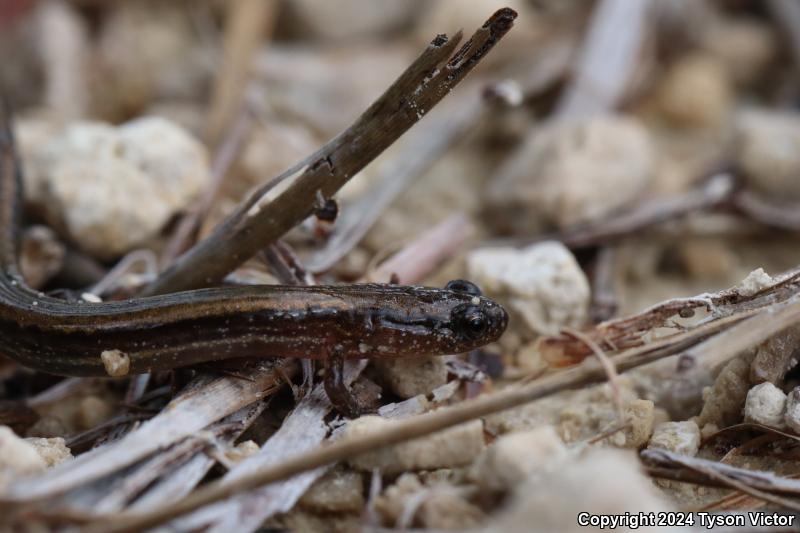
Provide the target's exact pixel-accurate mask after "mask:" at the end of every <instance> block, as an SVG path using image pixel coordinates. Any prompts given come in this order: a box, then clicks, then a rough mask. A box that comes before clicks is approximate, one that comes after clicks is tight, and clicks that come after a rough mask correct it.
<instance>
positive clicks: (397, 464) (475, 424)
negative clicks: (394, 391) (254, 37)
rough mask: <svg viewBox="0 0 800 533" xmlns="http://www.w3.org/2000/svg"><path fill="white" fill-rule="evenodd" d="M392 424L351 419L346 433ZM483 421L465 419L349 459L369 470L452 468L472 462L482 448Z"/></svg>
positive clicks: (377, 429) (367, 418)
mask: <svg viewBox="0 0 800 533" xmlns="http://www.w3.org/2000/svg"><path fill="white" fill-rule="evenodd" d="M390 424H392V422H391V421H389V420H385V419H383V418H381V417H377V416H362V417H361V418H357V419H355V420H352V421H351V422H350V423H349V424H348V425H347V427H346V428H345V435H347V436H349V437H355V436H357V435H367V434H371V433H374V432H380V431H381V430H382V429H383V428H386V427H387V426H389V425H390ZM485 446H486V445H485V442H484V437H483V423H482V422H481V421H480V420H475V421H472V422H467V423H465V424H461V425H458V426H455V427H453V428H450V429H447V430H445V431H441V432H438V433H434V434H432V435H430V436H427V437H424V438H420V439H415V440H412V441H409V442H404V443H401V444H397V445H394V446H387V447H383V448H380V449H377V450H374V451H371V452H368V453H365V454H362V455H359V456H357V457H355V458H353V459H351V460H350V461H349V464H350V465H351V466H353V467H354V468H356V469H358V470H363V471H367V472H370V471H372V470H373V469H374V468H378V469H380V470H381V472H383V473H384V474H392V473H398V472H405V471H408V470H431V469H434V468H451V467H456V466H463V465H467V464H469V463H471V462H472V461H473V460H474V459H475V457H477V456H478V454H479V453H481V452H482V451H483V449H484V448H485Z"/></svg>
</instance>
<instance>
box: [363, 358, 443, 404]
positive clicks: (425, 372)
mask: <svg viewBox="0 0 800 533" xmlns="http://www.w3.org/2000/svg"><path fill="white" fill-rule="evenodd" d="M374 364H375V369H376V370H377V372H378V374H379V375H380V376H381V378H383V379H384V380H385V381H386V382H387V384H388V385H389V388H390V389H391V390H392V392H394V393H395V394H396V395H398V396H399V397H401V398H412V397H414V396H417V395H418V394H428V393H430V392H431V391H432V390H433V389H435V388H437V387H440V386H442V385H444V384H445V383H447V364H446V359H445V358H444V357H440V356H428V357H413V358H407V357H398V358H393V359H378V360H376V361H375V363H374Z"/></svg>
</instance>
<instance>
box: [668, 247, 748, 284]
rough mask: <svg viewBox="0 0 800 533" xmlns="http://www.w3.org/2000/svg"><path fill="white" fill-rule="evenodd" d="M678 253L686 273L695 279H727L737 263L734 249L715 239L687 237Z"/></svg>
mask: <svg viewBox="0 0 800 533" xmlns="http://www.w3.org/2000/svg"><path fill="white" fill-rule="evenodd" d="M678 254H679V256H680V259H681V263H683V267H684V268H685V269H686V273H687V274H688V275H689V276H691V277H692V278H696V279H708V280H719V279H723V280H724V279H728V278H730V277H731V276H732V274H733V273H734V272H735V270H736V267H737V264H738V260H737V256H736V254H735V253H734V251H733V250H731V248H730V247H729V246H728V245H727V244H726V243H724V242H720V241H719V240H717V239H687V240H685V241H684V242H681V243H680V245H679V247H678Z"/></svg>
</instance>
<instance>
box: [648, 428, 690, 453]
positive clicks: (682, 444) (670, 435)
mask: <svg viewBox="0 0 800 533" xmlns="http://www.w3.org/2000/svg"><path fill="white" fill-rule="evenodd" d="M700 442H701V437H700V428H699V427H697V424H696V423H694V422H693V421H691V420H688V421H686V422H664V423H662V424H659V425H657V426H656V427H655V430H654V431H653V437H652V438H651V439H650V443H649V444H648V445H647V447H648V448H658V449H662V450H669V451H671V452H675V453H679V454H681V455H689V456H692V457H694V456H695V455H697V451H698V450H699V449H700Z"/></svg>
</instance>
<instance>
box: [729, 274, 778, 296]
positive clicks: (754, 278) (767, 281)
mask: <svg viewBox="0 0 800 533" xmlns="http://www.w3.org/2000/svg"><path fill="white" fill-rule="evenodd" d="M775 283H776V280H775V278H773V277H772V276H770V275H769V274H767V273H766V272H764V269H763V268H761V267H759V268H757V269H755V270H753V271H752V272H750V273H749V274H748V275H747V276H746V277H745V278H744V279H743V280H742V281H741V283H739V284H738V285H737V286H736V287H735V288H736V291H737V292H738V293H739V294H740V295H742V296H752V295H754V294H756V293H757V292H759V291H761V290H763V289H765V288H767V287H769V286H771V285H774V284H775Z"/></svg>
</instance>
